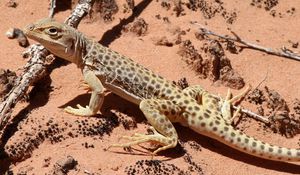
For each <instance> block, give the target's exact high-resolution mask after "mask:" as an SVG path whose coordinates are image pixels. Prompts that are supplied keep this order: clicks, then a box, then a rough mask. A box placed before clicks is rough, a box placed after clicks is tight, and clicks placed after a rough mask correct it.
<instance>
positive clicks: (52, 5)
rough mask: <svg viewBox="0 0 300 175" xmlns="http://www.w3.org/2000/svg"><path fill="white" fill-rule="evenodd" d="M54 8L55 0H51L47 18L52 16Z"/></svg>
mask: <svg viewBox="0 0 300 175" xmlns="http://www.w3.org/2000/svg"><path fill="white" fill-rule="evenodd" d="M55 8H56V0H51V2H50V9H49V18H53V15H54V11H55Z"/></svg>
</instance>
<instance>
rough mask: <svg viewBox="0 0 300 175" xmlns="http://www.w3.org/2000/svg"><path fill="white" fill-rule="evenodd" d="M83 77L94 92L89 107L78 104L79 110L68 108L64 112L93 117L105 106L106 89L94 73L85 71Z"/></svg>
mask: <svg viewBox="0 0 300 175" xmlns="http://www.w3.org/2000/svg"><path fill="white" fill-rule="evenodd" d="M83 77H84V81H85V82H86V83H87V84H88V86H89V87H90V89H91V91H92V95H91V98H90V102H89V106H86V107H82V106H81V105H80V104H77V107H78V108H73V107H70V106H68V107H66V108H65V109H64V110H65V111H66V112H68V113H70V114H74V115H79V116H92V115H95V114H96V113H97V112H98V110H99V109H100V108H101V106H102V104H103V99H104V87H103V85H102V83H101V81H100V80H99V78H98V77H97V76H96V75H95V74H94V72H93V71H84V72H83Z"/></svg>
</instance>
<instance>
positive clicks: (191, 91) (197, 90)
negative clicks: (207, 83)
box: [183, 85, 206, 105]
mask: <svg viewBox="0 0 300 175" xmlns="http://www.w3.org/2000/svg"><path fill="white" fill-rule="evenodd" d="M183 92H184V93H186V94H188V95H189V96H190V97H192V98H193V99H195V100H196V101H197V103H198V104H200V105H201V104H202V95H203V94H204V93H205V92H206V91H205V90H204V89H203V88H202V87H201V86H200V85H194V86H190V87H187V88H185V89H183Z"/></svg>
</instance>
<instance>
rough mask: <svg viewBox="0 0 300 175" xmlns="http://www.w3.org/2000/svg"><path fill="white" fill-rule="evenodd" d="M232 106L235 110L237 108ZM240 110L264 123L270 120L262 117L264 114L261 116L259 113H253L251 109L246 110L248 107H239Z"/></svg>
mask: <svg viewBox="0 0 300 175" xmlns="http://www.w3.org/2000/svg"><path fill="white" fill-rule="evenodd" d="M232 107H233V109H235V110H237V109H238V107H237V106H232ZM241 111H242V112H243V113H245V114H247V115H249V116H251V117H253V118H255V119H257V120H259V121H261V122H263V123H265V124H269V123H270V121H269V119H268V118H266V117H264V116H261V115H258V114H256V113H254V112H252V111H250V110H248V109H241Z"/></svg>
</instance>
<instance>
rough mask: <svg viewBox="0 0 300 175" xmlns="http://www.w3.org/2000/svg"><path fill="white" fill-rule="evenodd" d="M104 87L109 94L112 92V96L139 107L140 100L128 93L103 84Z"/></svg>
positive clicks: (116, 87)
mask: <svg viewBox="0 0 300 175" xmlns="http://www.w3.org/2000/svg"><path fill="white" fill-rule="evenodd" d="M104 87H105V88H107V89H108V90H110V91H111V92H113V93H114V94H116V95H118V96H120V97H122V98H124V99H126V100H128V101H130V102H132V103H134V104H137V105H139V104H140V102H141V100H142V99H141V98H140V97H138V96H136V95H134V94H131V93H129V92H128V91H126V90H124V89H123V88H120V87H118V86H116V85H113V84H110V83H105V84H104Z"/></svg>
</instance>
